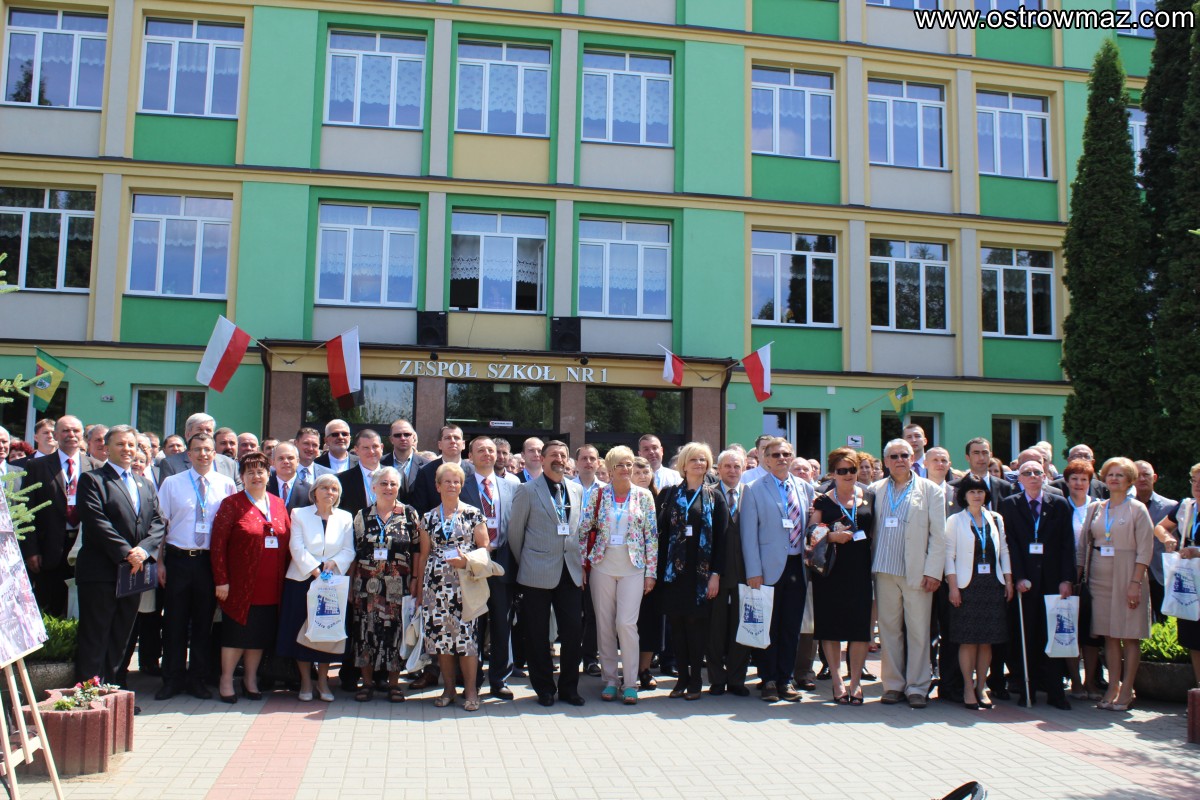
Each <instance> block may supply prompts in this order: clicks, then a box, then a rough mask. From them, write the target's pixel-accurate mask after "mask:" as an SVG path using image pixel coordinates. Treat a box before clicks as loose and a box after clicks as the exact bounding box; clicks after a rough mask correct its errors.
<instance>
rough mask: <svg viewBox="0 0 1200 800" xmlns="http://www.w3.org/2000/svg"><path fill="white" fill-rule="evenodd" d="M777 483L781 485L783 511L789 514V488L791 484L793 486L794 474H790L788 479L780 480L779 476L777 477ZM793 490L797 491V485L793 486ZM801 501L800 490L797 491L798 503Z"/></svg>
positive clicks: (780, 493) (785, 514)
mask: <svg viewBox="0 0 1200 800" xmlns="http://www.w3.org/2000/svg"><path fill="white" fill-rule="evenodd" d="M775 485H776V486H778V487H779V496H780V497H782V498H783V513H784V516H787V503H788V497H787V490H788V487H789V486H792V476H791V475H789V476H788V477H787V480H782V481H781V480H779V479H778V478H776V479H775ZM792 490H793V491H796V489H795V487H793V488H792ZM799 502H800V492H799V491H796V503H797V504H799Z"/></svg>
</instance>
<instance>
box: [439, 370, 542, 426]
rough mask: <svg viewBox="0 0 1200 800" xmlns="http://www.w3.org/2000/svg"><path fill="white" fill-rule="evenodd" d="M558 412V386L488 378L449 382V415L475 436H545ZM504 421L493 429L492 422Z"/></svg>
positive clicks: (447, 418)
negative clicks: (499, 381)
mask: <svg viewBox="0 0 1200 800" xmlns="http://www.w3.org/2000/svg"><path fill="white" fill-rule="evenodd" d="M557 413H558V386H556V385H553V384H538V383H492V382H489V381H448V382H447V383H446V416H445V420H446V421H447V422H452V423H454V424H456V425H458V426H460V427H461V428H462V429H463V433H464V434H465V435H466V437H467V438H468V439H470V438H471V437H472V436H473V435H478V434H488V435H496V434H495V433H494V430H496V429H500V430H501V431H503V433H502V434H500V435H503V436H506V437H511V438H521V439H524V438H527V437H529V436H546V435H547V434H549V433H552V432H553V431H554V423H555V419H556V418H557ZM493 422H499V423H501V424H500V425H499V426H496V428H493V426H492V423H493Z"/></svg>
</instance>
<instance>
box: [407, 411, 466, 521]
mask: <svg viewBox="0 0 1200 800" xmlns="http://www.w3.org/2000/svg"><path fill="white" fill-rule="evenodd" d="M465 445H466V442H465V440H464V439H463V432H462V428H460V427H458V426H457V425H443V426H442V429H441V430H440V431H438V451H439V452H440V453H441V454H442V457H441V458H435V459H434V460H433V461H430V462H429V463H428V464H426V465H425V466H423V467H421V471H420V472H419V473H417V482H416V486H414V487H413V490H412V492H411V497H412V500H411V502H410V503H409V505H411V506H413V507H414V508H416V509H417V511H419V512H420V513H422V514H425V513H427V512H429V511H432V510H433V507H434V506H436V505H437V504H438V503H440V502H441V496H440V495H439V494H438V490H437V481H435V480H434V476H435V475H436V474H437V470H438V467H440V466H441V465H442V464H458V465H459V466H460V467H462V469H463V472H465V473H466V477H467V478H470V477H471V476H472V475H474V474H475V467H474V466H472V464H471V462H470V461H467V460H466V459H464V458H463V457H462V452H463V447H464V446H465Z"/></svg>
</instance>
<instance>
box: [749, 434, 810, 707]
mask: <svg viewBox="0 0 1200 800" xmlns="http://www.w3.org/2000/svg"><path fill="white" fill-rule="evenodd" d="M762 452H763V453H764V457H765V459H766V469H767V474H766V475H764V476H763V477H761V478H759V479H758V480H757V481H755V482H754V483H752V484H750V485H749V486H747V487H746V490H745V492H743V496H742V504H741V519H740V520H739V522H740V527H741V534H742V555H743V556H744V557H745V559H746V583H747V584H749V586H750V588H751V589H759V588H761V587H762V586H764V585H766V586H771V587H774V589H775V601H774V608H773V610H772V612H771V644H770V646H769V647H768V648H767V649H766V651H764V652H763V654H762V656H761V658H760V660H759V674H760V675H761V676H762V685H761V687H760V690H761V692H762V699H763V700H765V701H767V702H769V703H773V702H776V701H778V700H780V699H783V700H787V701H788V702H792V703H794V702H796V701H798V700H799V699H800V692H799V691H797V690H796V687H795V685H794V684H793V683H792V682H791V677H792V671H793V669H794V668H795V666H796V649H797V645H798V643H799V638H800V624H801V622H802V621H803V619H804V600H805V594H806V588H807V584H806V580H805V575H804V548H805V544H806V542H805V531H806V530H807V527H808V510H809V508H810V507H811V506H812V501H813V487H812V484H809V483H805V482H804V481H801V480H799V479H797V478H796V477H795V476H794V475H792V474H791V466H792V459H793V458H794V457H795V450H793V449H792V446H791V444H789V443H788V441H787V439H783V438H779V437H776V438H772V439H770V440H769V441H768V442H766V444H764V445H763V451H762Z"/></svg>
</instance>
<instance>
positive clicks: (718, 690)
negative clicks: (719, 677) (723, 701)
mask: <svg viewBox="0 0 1200 800" xmlns="http://www.w3.org/2000/svg"><path fill="white" fill-rule="evenodd" d="M708 693H709V694H711V695H712V696H714V697H720V696H721V695H723V694H725V684H723V683H714V684H713V685H712V686H709V687H708Z"/></svg>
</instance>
